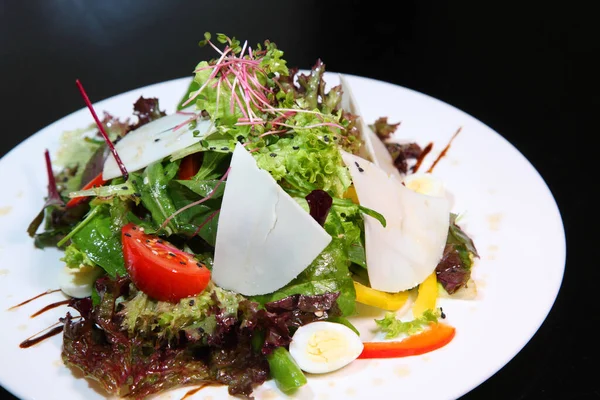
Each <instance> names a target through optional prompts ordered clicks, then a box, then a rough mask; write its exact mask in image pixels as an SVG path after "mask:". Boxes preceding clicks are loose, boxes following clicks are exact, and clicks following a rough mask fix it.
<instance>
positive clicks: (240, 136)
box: [236, 135, 244, 143]
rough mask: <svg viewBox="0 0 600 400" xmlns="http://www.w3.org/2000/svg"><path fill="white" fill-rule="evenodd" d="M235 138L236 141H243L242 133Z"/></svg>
mask: <svg viewBox="0 0 600 400" xmlns="http://www.w3.org/2000/svg"><path fill="white" fill-rule="evenodd" d="M236 139H237V141H238V142H240V143H244V137H243V136H242V135H238V137H237V138H236Z"/></svg>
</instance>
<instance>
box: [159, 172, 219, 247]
mask: <svg viewBox="0 0 600 400" xmlns="http://www.w3.org/2000/svg"><path fill="white" fill-rule="evenodd" d="M203 182H204V183H202V182H193V181H172V182H171V183H170V184H169V186H168V194H169V198H171V199H172V201H173V204H174V206H175V208H177V209H180V208H183V207H185V206H187V205H189V204H190V203H192V202H194V201H197V200H199V199H200V198H202V197H206V195H205V194H204V193H206V192H209V193H210V191H211V190H212V189H214V186H215V185H216V182H218V181H212V180H211V181H203ZM223 186H224V183H222V184H221V186H219V188H218V189H217V192H216V193H215V195H213V197H212V198H211V199H210V200H207V201H205V202H204V203H202V204H198V205H195V206H193V207H190V208H188V209H186V210H184V211H182V212H180V213H179V214H177V216H176V218H177V220H178V222H179V226H178V229H179V232H184V233H186V234H188V235H193V234H194V233H195V232H196V230H197V229H198V228H197V227H198V226H200V225H202V224H203V223H204V225H203V226H202V228H201V229H200V231H199V232H198V235H199V236H200V237H201V238H202V239H204V240H205V241H206V242H207V243H208V244H210V245H211V246H213V247H214V245H215V241H216V239H217V222H218V218H216V216H214V217H213V218H212V219H211V220H210V221H209V222H207V223H205V222H206V221H207V219H208V218H209V217H211V215H212V214H213V213H214V212H215V211H216V210H218V209H219V208H220V204H221V199H220V197H221V196H222V194H223ZM206 194H208V193H206ZM199 195H200V196H201V197H199Z"/></svg>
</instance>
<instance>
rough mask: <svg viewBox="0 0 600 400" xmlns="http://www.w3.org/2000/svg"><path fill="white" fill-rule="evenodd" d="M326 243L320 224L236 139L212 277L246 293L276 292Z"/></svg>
mask: <svg viewBox="0 0 600 400" xmlns="http://www.w3.org/2000/svg"><path fill="white" fill-rule="evenodd" d="M329 242H331V236H330V235H329V234H328V233H327V232H326V231H325V230H324V229H323V228H322V227H321V225H319V223H317V222H316V221H315V220H314V219H313V218H312V217H311V216H310V214H309V213H307V212H306V211H305V210H304V209H302V207H301V206H300V205H299V204H298V203H297V202H296V201H295V200H294V199H293V198H292V197H291V196H290V195H288V194H287V193H286V192H285V191H284V190H283V189H282V188H281V187H280V186H279V185H278V184H277V182H275V180H274V179H273V177H272V176H271V175H270V174H269V173H268V172H267V171H264V170H261V169H260V168H259V167H258V166H257V165H256V161H255V160H254V157H252V155H251V154H250V153H248V151H247V150H246V149H245V148H244V147H243V146H242V145H241V144H239V143H238V144H237V145H236V147H235V150H234V152H233V157H232V159H231V170H230V171H229V175H228V177H227V183H226V187H225V193H224V195H223V202H222V204H221V212H220V213H219V223H218V230H217V239H216V244H215V258H214V265H213V270H212V279H213V281H214V282H215V283H216V284H217V285H218V286H220V287H222V288H224V289H228V290H233V291H235V292H238V293H241V294H243V295H247V296H252V295H259V294H266V293H271V292H274V291H275V290H277V289H280V288H282V287H283V286H285V285H286V284H288V283H289V282H290V281H292V279H294V278H295V277H296V276H298V274H299V273H300V272H302V271H303V270H304V269H305V268H306V267H307V266H308V265H309V264H310V263H311V262H312V261H313V260H314V259H315V258H316V257H317V255H319V253H321V252H322V251H323V249H325V247H327V245H328V244H329Z"/></svg>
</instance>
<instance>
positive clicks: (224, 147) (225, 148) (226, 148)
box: [221, 146, 229, 151]
mask: <svg viewBox="0 0 600 400" xmlns="http://www.w3.org/2000/svg"><path fill="white" fill-rule="evenodd" d="M221 150H223V151H229V147H227V146H223V147H221Z"/></svg>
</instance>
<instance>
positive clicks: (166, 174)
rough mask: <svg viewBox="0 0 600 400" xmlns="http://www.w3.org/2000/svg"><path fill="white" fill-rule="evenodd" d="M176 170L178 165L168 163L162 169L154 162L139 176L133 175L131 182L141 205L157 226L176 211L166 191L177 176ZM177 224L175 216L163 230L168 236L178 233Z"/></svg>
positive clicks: (158, 163) (159, 164) (159, 163)
mask: <svg viewBox="0 0 600 400" xmlns="http://www.w3.org/2000/svg"><path fill="white" fill-rule="evenodd" d="M178 168H179V163H168V164H167V166H166V167H164V168H163V165H162V163H161V162H155V163H152V164H150V165H148V166H147V167H146V168H145V169H144V171H143V172H142V174H141V175H140V174H135V175H134V179H133V180H132V182H134V184H135V186H136V191H137V192H138V193H140V194H141V198H140V199H141V201H142V204H143V205H144V207H146V208H147V209H148V211H150V214H151V215H152V219H153V220H154V222H155V223H156V224H157V225H158V226H161V225H162V224H163V223H164V222H165V221H166V220H167V218H169V217H170V216H171V215H173V214H174V213H175V212H176V211H177V208H176V207H175V205H174V204H173V200H172V199H171V197H170V196H169V193H168V191H167V185H168V183H169V182H170V181H171V180H172V179H173V178H174V177H175V175H176V174H177V169H178ZM132 175H133V174H132ZM178 222H179V219H178V218H177V216H176V217H175V218H172V219H171V220H170V221H169V223H168V224H167V225H166V226H165V228H164V230H165V231H166V233H167V234H168V235H171V234H173V233H175V232H177V231H178V228H179V224H178Z"/></svg>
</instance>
